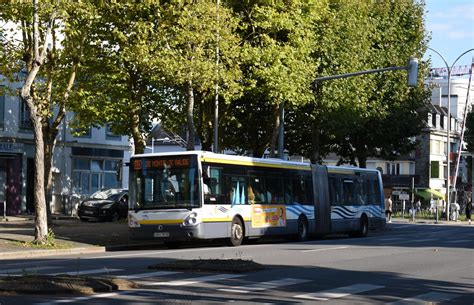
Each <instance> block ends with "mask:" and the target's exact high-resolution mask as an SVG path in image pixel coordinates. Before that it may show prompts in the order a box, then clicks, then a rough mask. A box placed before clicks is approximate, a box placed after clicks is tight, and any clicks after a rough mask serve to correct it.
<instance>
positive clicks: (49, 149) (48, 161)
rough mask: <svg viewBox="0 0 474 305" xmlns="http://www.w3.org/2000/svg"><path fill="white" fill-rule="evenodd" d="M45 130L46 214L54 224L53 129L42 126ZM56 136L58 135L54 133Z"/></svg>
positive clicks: (48, 219)
mask: <svg viewBox="0 0 474 305" xmlns="http://www.w3.org/2000/svg"><path fill="white" fill-rule="evenodd" d="M42 128H43V129H42V132H43V137H44V138H43V145H44V148H43V150H44V188H45V201H46V216H47V221H48V226H51V225H52V217H51V201H52V199H53V190H52V189H53V175H52V168H53V149H54V144H53V143H51V137H53V135H52V134H51V129H50V127H49V126H43V127H42ZM54 136H55V137H56V135H54Z"/></svg>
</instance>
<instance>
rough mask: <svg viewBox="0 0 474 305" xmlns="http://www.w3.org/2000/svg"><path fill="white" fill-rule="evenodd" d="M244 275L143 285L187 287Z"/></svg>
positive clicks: (217, 276) (204, 277)
mask: <svg viewBox="0 0 474 305" xmlns="http://www.w3.org/2000/svg"><path fill="white" fill-rule="evenodd" d="M242 276H243V275H240V274H216V275H209V276H201V277H196V278H190V279H185V280H177V281H171V282H154V283H142V284H143V285H146V286H158V285H159V286H186V285H193V284H197V283H204V282H212V281H220V280H226V279H233V278H238V277H242Z"/></svg>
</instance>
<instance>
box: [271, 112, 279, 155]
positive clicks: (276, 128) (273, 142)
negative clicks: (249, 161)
mask: <svg viewBox="0 0 474 305" xmlns="http://www.w3.org/2000/svg"><path fill="white" fill-rule="evenodd" d="M273 118H274V120H275V125H274V126H273V129H272V136H271V139H270V152H269V157H270V158H274V157H275V148H276V143H277V139H278V132H279V131H280V103H278V104H275V108H274V111H273Z"/></svg>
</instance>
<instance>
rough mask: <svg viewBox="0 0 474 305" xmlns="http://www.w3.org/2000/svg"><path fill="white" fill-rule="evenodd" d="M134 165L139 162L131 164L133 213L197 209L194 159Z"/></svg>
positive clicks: (197, 199) (167, 160)
mask: <svg viewBox="0 0 474 305" xmlns="http://www.w3.org/2000/svg"><path fill="white" fill-rule="evenodd" d="M134 162H141V163H140V165H138V163H134V165H133V167H134V168H133V169H132V173H131V175H132V179H131V181H132V182H131V186H130V187H131V188H133V195H132V196H133V203H134V208H135V209H147V210H149V209H173V208H186V209H188V208H194V207H199V196H198V195H199V192H198V190H199V187H198V175H197V162H196V158H195V157H190V156H179V157H177V156H174V157H161V158H159V157H154V158H153V159H137V160H134ZM142 163H143V164H142Z"/></svg>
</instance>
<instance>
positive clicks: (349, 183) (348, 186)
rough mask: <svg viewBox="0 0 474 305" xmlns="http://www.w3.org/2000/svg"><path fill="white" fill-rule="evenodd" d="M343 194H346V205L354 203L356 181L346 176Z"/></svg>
mask: <svg viewBox="0 0 474 305" xmlns="http://www.w3.org/2000/svg"><path fill="white" fill-rule="evenodd" d="M342 194H343V196H344V200H343V204H344V205H354V203H355V200H354V181H353V180H352V179H348V178H344V179H343V181H342Z"/></svg>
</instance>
